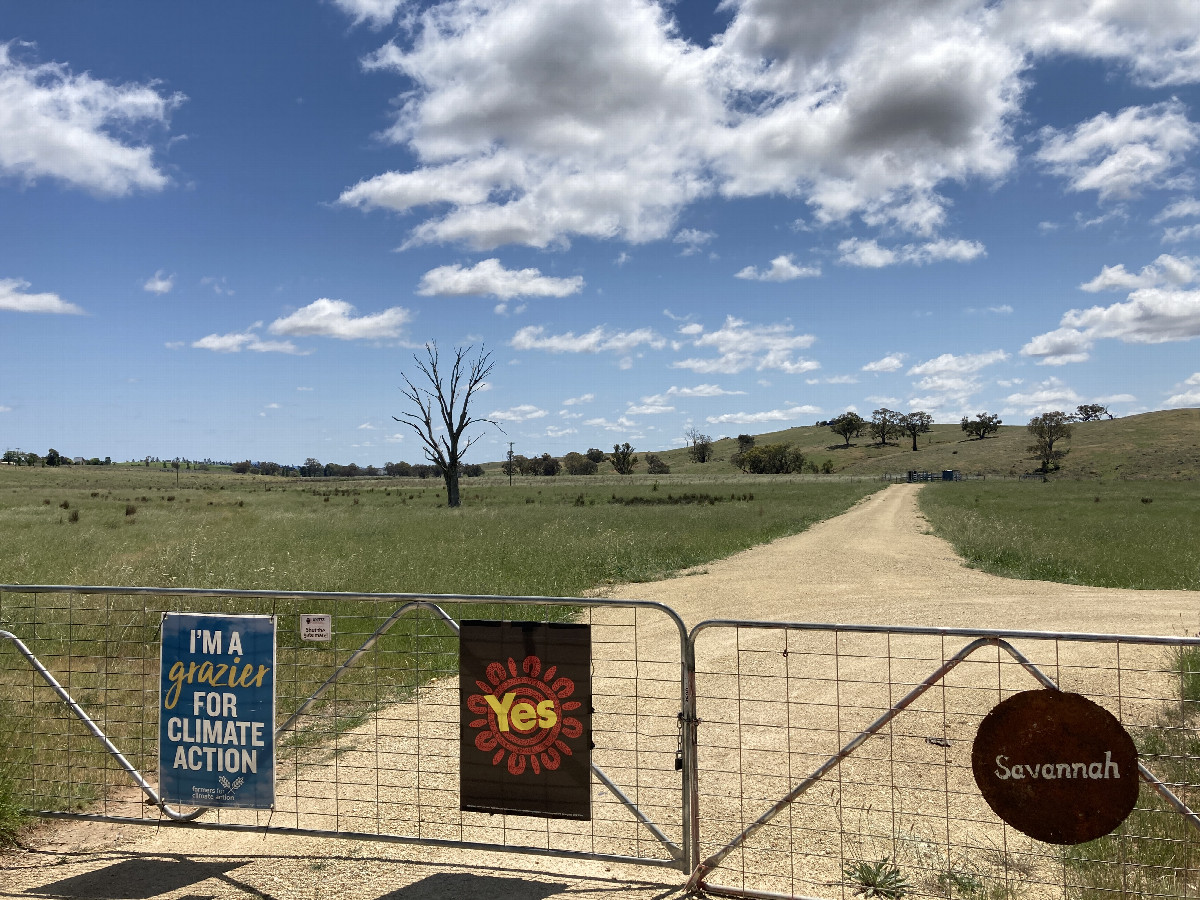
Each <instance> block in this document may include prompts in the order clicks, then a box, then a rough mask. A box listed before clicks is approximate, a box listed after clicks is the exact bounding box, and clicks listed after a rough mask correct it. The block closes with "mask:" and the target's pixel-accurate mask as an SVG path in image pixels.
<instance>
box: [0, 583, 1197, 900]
mask: <svg viewBox="0 0 1200 900" xmlns="http://www.w3.org/2000/svg"><path fill="white" fill-rule="evenodd" d="M169 611H170V612H185V611H186V612H206V613H221V614H266V615H272V616H274V617H275V618H276V622H277V631H276V642H277V656H276V671H277V680H276V686H275V691H276V709H277V719H276V722H277V727H276V735H275V740H276V773H275V783H276V806H275V808H274V809H273V810H238V809H211V810H203V809H192V808H185V809H173V808H172V807H171V806H170V805H168V804H166V803H164V802H162V801H161V798H160V796H159V794H158V787H157V785H156V783H155V777H154V775H153V774H151V775H146V774H144V773H147V772H150V773H153V772H154V770H155V768H156V761H157V751H158V747H157V742H158V708H159V671H158V669H159V659H158V642H159V630H160V625H161V622H162V617H163V614H164V613H166V612H169ZM310 614H329V615H331V616H332V621H333V640H332V641H330V642H328V643H313V642H308V641H304V640H301V636H300V627H299V622H300V617H301V616H304V615H310ZM463 619H483V620H525V621H529V620H538V621H546V622H568V621H570V622H583V623H587V624H589V625H590V626H591V636H592V637H591V640H592V675H591V682H592V695H593V707H594V712H593V718H592V729H593V731H592V735H593V742H594V750H593V751H592V763H593V765H592V778H591V809H592V818H591V820H590V821H573V820H564V819H545V818H537V817H532V816H516V815H506V814H495V815H491V814H486V813H473V812H462V811H460V809H459V777H458V775H459V772H458V765H459V763H458V760H459V726H460V719H459V702H460V701H459V682H458V658H457V652H458V643H457V636H456V632H457V630H458V624H457V623H458V622H459V621H461V620H463ZM1031 688H1055V689H1060V690H1061V691H1067V692H1073V693H1077V694H1081V695H1084V696H1085V697H1087V698H1090V699H1091V700H1092V701H1095V703H1097V704H1099V705H1100V706H1102V707H1103V708H1104V709H1106V710H1108V711H1109V712H1110V713H1112V714H1113V715H1114V716H1115V717H1116V719H1118V720H1119V721H1120V723H1121V724H1122V725H1123V726H1124V728H1125V729H1126V730H1127V731H1128V732H1129V733H1130V734H1131V735H1132V737H1133V739H1134V741H1135V742H1136V749H1137V752H1138V758H1139V760H1140V764H1141V778H1142V787H1141V793H1140V797H1139V798H1138V800H1137V806H1136V809H1135V810H1134V812H1133V814H1132V815H1131V816H1130V817H1129V818H1128V819H1127V820H1126V821H1125V823H1124V824H1122V825H1121V826H1120V827H1119V828H1118V829H1117V830H1116V831H1115V832H1114V833H1113V834H1112V835H1109V836H1107V837H1103V838H1101V839H1099V840H1094V841H1091V842H1090V843H1087V844H1082V845H1078V846H1074V847H1070V846H1068V847H1064V846H1058V845H1052V844H1046V843H1041V842H1039V841H1036V840H1034V839H1033V838H1030V837H1027V836H1025V835H1024V834H1022V833H1021V832H1019V831H1017V830H1016V829H1015V828H1012V827H1010V826H1009V825H1006V824H1004V823H1003V822H1002V821H1001V820H1000V819H999V818H998V817H997V816H996V814H995V813H993V812H992V810H991V809H990V808H989V806H988V804H987V803H986V802H985V801H984V799H983V797H982V796H981V793H980V790H979V789H978V787H977V786H976V784H975V782H974V780H973V775H972V767H971V750H972V742H973V740H974V737H975V734H976V731H977V730H978V728H979V724H980V722H981V721H982V720H983V718H984V717H985V715H987V713H988V712H989V711H990V710H992V709H993V708H994V707H995V706H996V705H997V704H998V703H999V702H1001V701H1003V700H1006V699H1007V698H1009V697H1011V696H1012V695H1014V694H1017V693H1019V692H1022V691H1026V690H1028V689H1031ZM1198 698H1200V638H1166V637H1161V638H1155V637H1139V636H1126V635H1097V634H1047V633H1039V632H1020V631H990V630H969V629H932V628H903V627H890V628H888V627H880V626H853V625H813V624H806V623H766V622H747V621H710V622H704V623H701V624H700V625H698V626H696V627H695V628H694V629H693V630H692V632H691V634H690V635H689V634H687V633H686V630H685V626H684V624H683V622H682V620H681V619H680V617H679V616H678V615H677V614H676V613H675V612H674V611H672V610H670V609H669V608H667V607H665V606H662V605H660V604H656V603H646V602H637V601H615V600H594V599H579V598H544V597H476V596H425V595H420V596H418V595H407V594H344V593H311V592H295V591H237V590H190V589H181V588H176V589H169V588H119V587H80V586H69V587H64V586H19V585H0V743H2V744H3V745H4V746H5V748H6V750H5V752H6V755H7V759H8V761H9V774H8V776H7V777H9V778H10V779H15V788H16V790H17V792H18V793H19V795H20V796H22V797H23V798H25V799H26V801H27V803H28V810H29V811H30V812H31V813H33V814H35V815H39V816H43V817H66V818H78V819H94V820H104V821H117V822H123V823H133V824H147V825H155V826H170V827H183V828H206V829H224V830H235V831H247V830H253V831H258V832H264V831H269V832H272V833H282V834H297V835H300V834H303V835H312V836H328V837H340V838H354V839H365V840H379V841H393V842H404V843H424V844H433V845H442V846H452V847H460V848H469V849H479V850H501V851H509V852H516V853H534V854H543V855H556V856H559V855H561V856H566V855H569V856H577V857H584V858H593V859H600V860H612V861H620V862H631V863H637V864H641V865H652V866H659V867H664V868H672V869H676V870H678V871H680V872H681V873H685V874H686V875H688V876H690V877H689V879H688V886H689V887H690V888H692V889H696V890H703V891H705V892H707V893H712V894H726V895H730V896H746V897H826V898H833V897H838V898H848V897H851V896H853V895H859V896H877V897H886V898H892V900H898V898H900V897H902V896H910V897H913V896H929V897H942V898H970V900H1010V898H1012V900H1016V898H1026V897H1028V898H1042V897H1047V898H1049V897H1079V898H1085V897H1086V898H1091V897H1097V898H1098V897H1115V896H1127V897H1134V896H1136V897H1191V896H1200V819H1198V818H1197V817H1196V815H1195V814H1194V813H1192V812H1191V810H1190V807H1191V806H1193V805H1195V801H1196V799H1197V797H1200V792H1198V790H1200V777H1198V776H1200V708H1198V707H1200V702H1198ZM0 774H3V773H0ZM681 880H682V879H681Z"/></svg>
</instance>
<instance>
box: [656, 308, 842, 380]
mask: <svg viewBox="0 0 1200 900" xmlns="http://www.w3.org/2000/svg"><path fill="white" fill-rule="evenodd" d="M792 332H793V326H791V325H749V324H747V323H746V322H744V321H743V320H741V319H738V318H735V317H734V316H728V317H726V319H725V324H724V325H722V326H721V327H720V328H719V329H717V330H716V331H704V330H703V329H701V330H700V331H699V332H691V333H690V334H689V336H691V337H693V340H692V344H693V346H695V347H697V348H701V349H707V348H712V349H714V350H716V352H717V354H718V355H717V356H716V357H691V358H688V359H684V360H678V361H676V362H674V363H672V364H671V365H672V366H674V367H675V368H679V369H691V370H692V371H693V372H699V373H722V374H729V375H734V374H737V373H738V372H743V371H745V370H746V369H750V368H753V369H755V370H757V371H760V372H761V371H763V370H765V369H776V370H778V371H781V372H785V373H787V374H789V375H796V374H800V373H802V372H811V371H812V370H814V369H819V368H820V367H821V364H820V363H818V362H814V361H813V360H809V359H805V358H803V357H796V356H795V353H796V351H797V350H803V349H806V348H808V347H811V346H812V344H813V342H814V341H815V340H816V338H815V337H814V336H813V335H811V334H793V333H792Z"/></svg>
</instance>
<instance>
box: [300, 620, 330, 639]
mask: <svg viewBox="0 0 1200 900" xmlns="http://www.w3.org/2000/svg"><path fill="white" fill-rule="evenodd" d="M300 640H302V641H331V640H333V616H325V615H321V616H301V617H300Z"/></svg>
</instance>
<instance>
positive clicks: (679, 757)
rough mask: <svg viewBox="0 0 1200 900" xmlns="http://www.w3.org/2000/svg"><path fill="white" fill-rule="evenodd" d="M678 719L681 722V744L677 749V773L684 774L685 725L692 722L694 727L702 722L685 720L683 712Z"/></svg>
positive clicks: (692, 719) (694, 719)
mask: <svg viewBox="0 0 1200 900" xmlns="http://www.w3.org/2000/svg"><path fill="white" fill-rule="evenodd" d="M676 718H677V719H678V720H679V743H678V744H677V745H676V747H675V771H676V772H682V771H683V723H684V722H691V723H692V724H693V725H699V724H700V720H699V719H697V718H695V717H692V718H690V719H688V718H684V715H683V713H682V712H680V713H679V714H678V715H677V716H676Z"/></svg>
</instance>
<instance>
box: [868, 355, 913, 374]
mask: <svg viewBox="0 0 1200 900" xmlns="http://www.w3.org/2000/svg"><path fill="white" fill-rule="evenodd" d="M906 355H907V354H904V353H889V354H888V355H887V356H885V357H883V359H877V360H875V361H874V362H869V363H867V364H866V365H865V366H863V367H862V370H863V371H864V372H898V371H899V370H900V369H903V368H904V357H905V356H906Z"/></svg>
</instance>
